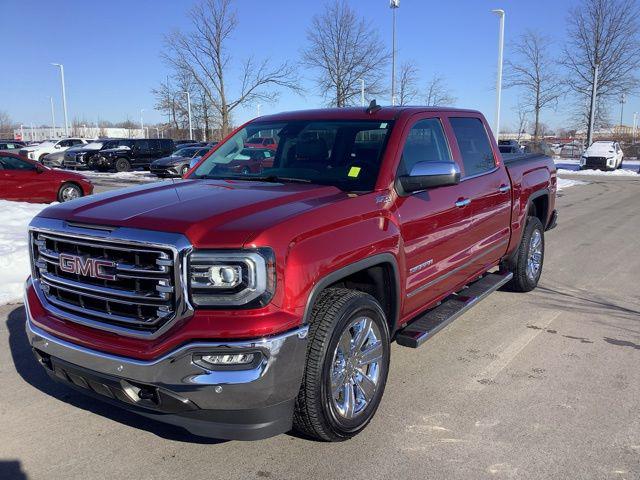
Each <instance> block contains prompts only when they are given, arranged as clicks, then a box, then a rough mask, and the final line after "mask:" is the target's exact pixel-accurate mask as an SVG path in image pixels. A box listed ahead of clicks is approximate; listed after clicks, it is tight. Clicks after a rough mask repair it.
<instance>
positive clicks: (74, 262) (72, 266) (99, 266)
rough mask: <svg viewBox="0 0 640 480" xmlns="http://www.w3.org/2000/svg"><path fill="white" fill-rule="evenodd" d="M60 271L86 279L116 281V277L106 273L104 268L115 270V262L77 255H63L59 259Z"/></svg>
mask: <svg viewBox="0 0 640 480" xmlns="http://www.w3.org/2000/svg"><path fill="white" fill-rule="evenodd" d="M58 265H59V266H60V270H62V271H63V272H66V273H75V274H76V275H82V276H85V277H93V278H99V279H100V280H115V279H116V276H115V275H111V274H109V273H105V271H104V268H105V267H110V268H113V267H115V266H116V263H115V262H112V261H110V260H98V259H96V258H83V257H79V256H77V255H69V254H68V253H61V254H60V256H59V259H58Z"/></svg>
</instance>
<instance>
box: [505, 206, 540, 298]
mask: <svg viewBox="0 0 640 480" xmlns="http://www.w3.org/2000/svg"><path fill="white" fill-rule="evenodd" d="M543 263H544V228H543V226H542V222H541V221H540V219H539V218H538V217H529V218H528V219H527V224H526V226H525V229H524V234H523V235H522V240H521V242H520V246H519V247H518V251H517V253H516V258H515V260H514V262H513V264H512V265H511V267H510V268H509V270H511V272H513V278H512V279H511V282H510V283H509V284H508V287H509V288H510V289H511V290H514V291H516V292H530V291H531V290H533V289H534V288H536V286H537V285H538V281H539V280H540V275H541V274H542V264H543Z"/></svg>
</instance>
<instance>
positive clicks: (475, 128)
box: [449, 117, 496, 177]
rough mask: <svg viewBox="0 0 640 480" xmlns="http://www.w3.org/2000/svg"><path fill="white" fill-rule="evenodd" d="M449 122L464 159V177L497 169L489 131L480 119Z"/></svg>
mask: <svg viewBox="0 0 640 480" xmlns="http://www.w3.org/2000/svg"><path fill="white" fill-rule="evenodd" d="M449 122H450V123H451V127H452V128H453V133H454V135H455V137H456V141H457V142H458V149H459V150H460V155H461V157H462V164H463V173H462V176H463V177H473V176H476V175H482V174H483V173H486V172H489V171H491V170H493V169H494V168H495V167H496V160H495V157H494V156H493V150H492V149H491V143H490V142H489V137H488V136H487V130H486V129H485V128H484V124H483V123H482V121H481V120H480V119H479V118H474V117H459V118H450V119H449Z"/></svg>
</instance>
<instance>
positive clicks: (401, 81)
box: [398, 62, 418, 105]
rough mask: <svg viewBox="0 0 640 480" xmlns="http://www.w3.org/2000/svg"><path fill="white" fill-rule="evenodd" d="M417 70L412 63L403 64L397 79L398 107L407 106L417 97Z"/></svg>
mask: <svg viewBox="0 0 640 480" xmlns="http://www.w3.org/2000/svg"><path fill="white" fill-rule="evenodd" d="M417 85H418V69H417V68H416V67H414V66H413V64H412V63H410V62H406V63H403V64H402V66H401V67H400V75H399V78H398V105H409V104H410V103H411V102H413V101H414V100H415V98H416V97H417V96H418V86H417Z"/></svg>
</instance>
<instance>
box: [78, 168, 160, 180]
mask: <svg viewBox="0 0 640 480" xmlns="http://www.w3.org/2000/svg"><path fill="white" fill-rule="evenodd" d="M80 173H81V174H82V175H84V176H85V177H87V178H92V179H96V180H98V179H99V180H114V181H118V180H120V181H127V182H140V183H144V182H157V181H158V180H162V179H161V178H158V177H156V176H155V175H152V174H151V173H149V172H147V171H146V170H141V171H135V172H117V173H114V172H91V171H86V172H80Z"/></svg>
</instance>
